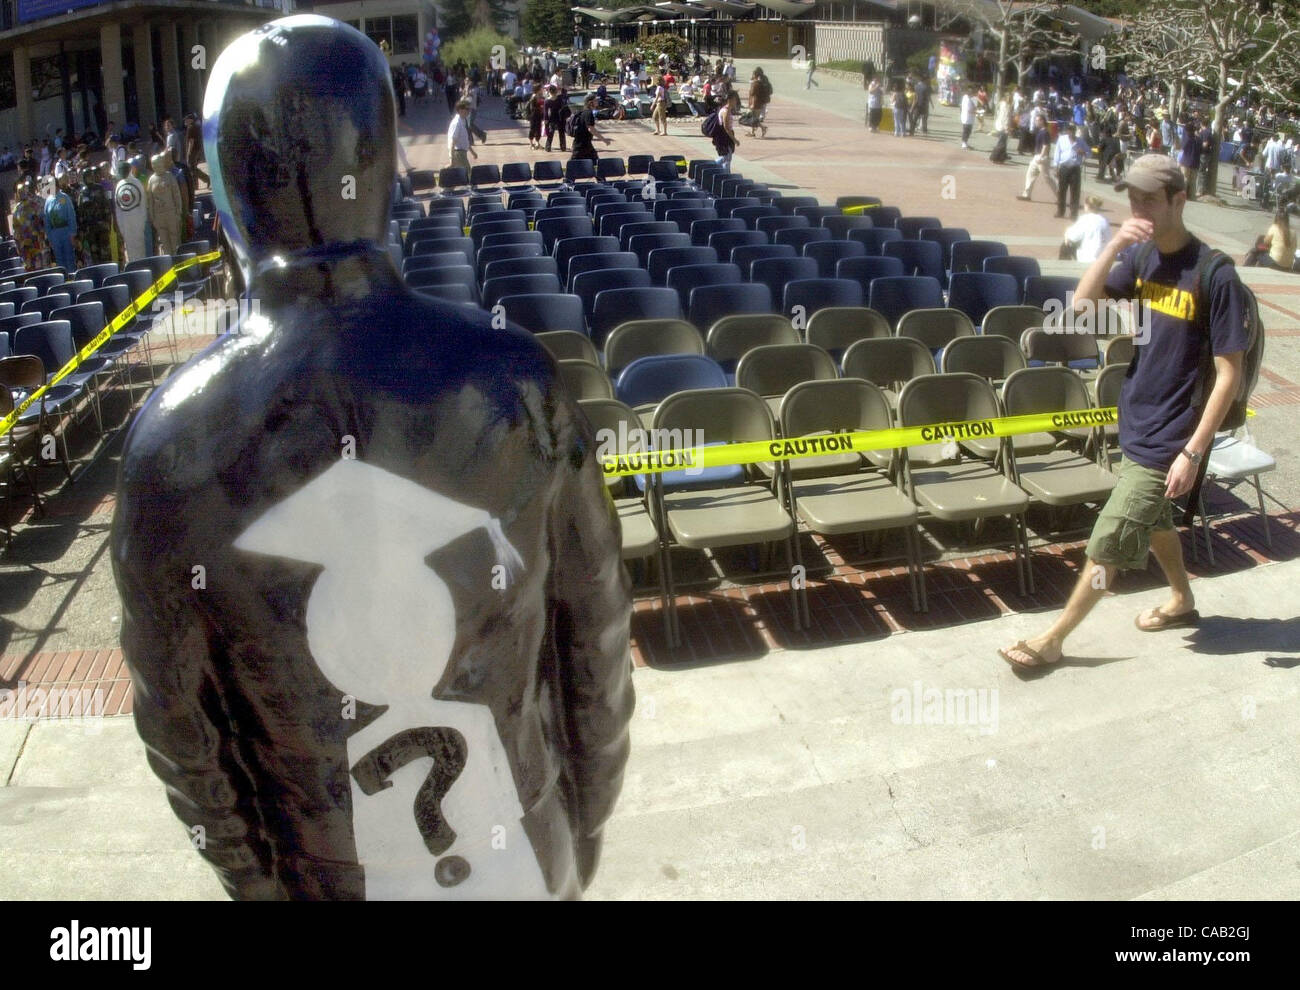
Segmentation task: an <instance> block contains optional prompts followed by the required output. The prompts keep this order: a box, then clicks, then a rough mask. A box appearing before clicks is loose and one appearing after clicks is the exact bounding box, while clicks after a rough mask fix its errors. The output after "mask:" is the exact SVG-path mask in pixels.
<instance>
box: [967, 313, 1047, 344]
mask: <svg viewBox="0 0 1300 990" xmlns="http://www.w3.org/2000/svg"><path fill="white" fill-rule="evenodd" d="M1043 318H1044V313H1043V311H1042V310H1041V309H1039V308H1038V307H1037V306H994V307H993V308H992V309H990V310H989V311H988V312H987V313H985V314H984V322H983V323H982V324H980V328H981V330H982V331H983V334H982V335H983V336H985V337H991V336H994V335H998V336H1002V337H1006V338H1008V339H1009V340H1010V341H1011V342H1012V343H1014V344H1016V345H1017V346H1019V344H1020V335H1021V334H1023V333H1024V332H1025V331H1026V330H1028V329H1029V328H1030V327H1041V326H1042V325H1043Z"/></svg>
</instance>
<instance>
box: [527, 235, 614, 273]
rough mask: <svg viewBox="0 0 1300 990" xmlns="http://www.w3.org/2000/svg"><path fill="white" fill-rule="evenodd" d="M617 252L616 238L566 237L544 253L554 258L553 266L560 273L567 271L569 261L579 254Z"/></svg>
mask: <svg viewBox="0 0 1300 990" xmlns="http://www.w3.org/2000/svg"><path fill="white" fill-rule="evenodd" d="M617 250H619V244H618V238H616V237H594V236H586V237H566V238H564V240H562V241H556V243H555V247H554V248H553V249H552V250H549V251H546V252H545V253H546V254H549V255H552V256H554V258H555V264H556V266H557V267H558V268H559V269H560V271H562V272H567V271H568V270H569V259H570V258H576V257H577V256H578V255H580V254H605V253H613V252H615V251H617Z"/></svg>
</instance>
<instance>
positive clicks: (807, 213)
mask: <svg viewBox="0 0 1300 990" xmlns="http://www.w3.org/2000/svg"><path fill="white" fill-rule="evenodd" d="M794 215H795V216H797V217H807V218H808V222H809V223H810V224H812V225H813V226H814V227H820V226H821V225H822V221H823V220H825V219H826V218H827V217H842V216H844V214H843V213H841V212H840V211H839V210H838V209H836V208H835V207H834V206H796V207H795V208H794Z"/></svg>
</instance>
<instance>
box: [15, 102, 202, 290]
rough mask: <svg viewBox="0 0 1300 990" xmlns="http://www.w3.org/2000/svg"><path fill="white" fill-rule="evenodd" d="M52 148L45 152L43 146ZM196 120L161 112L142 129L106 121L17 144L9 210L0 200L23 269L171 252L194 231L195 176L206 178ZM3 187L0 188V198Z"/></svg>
mask: <svg viewBox="0 0 1300 990" xmlns="http://www.w3.org/2000/svg"><path fill="white" fill-rule="evenodd" d="M47 150H52V151H53V154H52V155H46V154H45V152H46V151H47ZM202 162H203V132H202V126H201V123H200V121H199V119H198V117H197V116H196V115H195V114H187V115H186V116H185V118H184V121H183V126H182V127H177V126H176V124H175V122H174V121H173V119H172V118H171V117H165V118H164V119H163V120H162V121H160V122H159V123H158V125H157V126H155V127H153V128H151V129H150V130H149V133H148V135H147V136H145V135H142V134H141V131H140V128H139V127H137V126H135V125H132V126H130V127H129V128H124V129H122V130H118V128H117V125H116V122H114V121H109V122H108V127H107V129H106V132H105V135H104V136H103V140H102V141H101V140H100V137H99V135H95V134H87V135H83V136H82V137H81V138H79V139H73V140H65V139H64V138H63V132H62V131H61V130H60V131H57V132H56V133H55V134H54V135H53V136H52V137H51V139H50V140H49V141H48V142H40V143H37V142H32V143H30V144H27V145H24V147H23V149H22V157H21V158H20V159H18V160H17V162H16V165H17V168H18V179H17V182H16V183H15V185H14V193H13V204H12V210H10V208H9V204H7V203H5V204H4V206H3V209H0V215H3V217H4V222H5V224H6V230H5V231H4V233H5V234H6V235H12V237H13V238H14V242H15V244H16V245H17V248H18V252H19V255H20V256H21V257H22V259H23V263H24V265H25V266H26V267H27V269H28V270H29V271H34V270H36V269H39V268H45V267H48V266H50V265H58V266H60V267H62V268H64V269H66V270H67V271H69V272H71V271H75V270H76V269H78V268H82V267H85V266H87V265H95V264H102V263H106V262H115V263H117V264H119V265H125V264H126V263H128V262H131V261H135V260H138V259H139V258H145V257H148V256H150V255H152V254H174V253H175V252H176V250H177V248H178V247H179V246H180V245H181V244H182V243H183V242H184V241H186V240H188V239H190V238H191V237H192V236H193V234H194V221H193V208H194V199H195V195H196V194H197V192H198V183H199V182H200V180H202V181H203V182H205V183H206V182H207V179H208V177H207V175H206V174H205V173H204V171H203V169H202V167H201V165H202ZM2 198H3V192H2V191H0V199H2Z"/></svg>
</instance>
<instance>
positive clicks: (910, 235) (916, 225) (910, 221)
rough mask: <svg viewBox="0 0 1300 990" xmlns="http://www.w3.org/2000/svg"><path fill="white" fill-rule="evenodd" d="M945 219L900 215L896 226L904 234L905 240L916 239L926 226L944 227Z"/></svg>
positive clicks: (895, 222)
mask: <svg viewBox="0 0 1300 990" xmlns="http://www.w3.org/2000/svg"><path fill="white" fill-rule="evenodd" d="M942 226H943V221H942V220H940V219H939V218H938V217H899V218H898V219H897V220H896V221H894V227H895V228H897V229H898V230H899V231H900V232H901V233H902V235H903V239H904V240H909V241H915V240H918V239H919V238H920V236H921V231H922V230H924V229H925V228H926V227H942Z"/></svg>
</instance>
